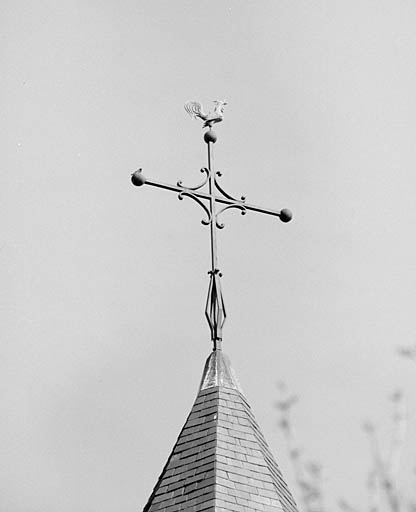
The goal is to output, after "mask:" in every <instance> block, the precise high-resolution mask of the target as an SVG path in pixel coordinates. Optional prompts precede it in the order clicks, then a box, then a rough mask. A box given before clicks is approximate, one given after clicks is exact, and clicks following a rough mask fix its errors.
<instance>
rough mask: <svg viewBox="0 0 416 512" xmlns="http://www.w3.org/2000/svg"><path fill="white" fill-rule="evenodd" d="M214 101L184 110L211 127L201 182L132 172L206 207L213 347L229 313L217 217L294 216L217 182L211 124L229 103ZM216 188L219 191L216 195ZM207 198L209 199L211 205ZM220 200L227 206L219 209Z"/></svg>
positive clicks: (136, 179) (138, 182)
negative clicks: (236, 213)
mask: <svg viewBox="0 0 416 512" xmlns="http://www.w3.org/2000/svg"><path fill="white" fill-rule="evenodd" d="M214 104H215V108H214V111H213V112H212V113H211V112H210V113H209V114H205V113H204V112H203V109H202V105H201V104H200V103H198V102H196V101H188V102H187V103H185V110H186V111H187V112H188V114H189V115H190V116H191V117H192V118H194V119H195V118H196V117H199V118H200V119H202V120H203V121H204V124H203V128H208V130H207V131H206V132H205V133H204V141H205V142H206V144H207V146H208V167H203V168H202V169H201V173H203V174H205V177H204V179H203V181H202V183H200V184H199V185H197V186H195V187H186V186H184V185H183V183H182V181H178V182H177V184H176V185H169V184H166V183H160V182H158V181H153V180H149V179H147V178H145V176H144V175H143V174H142V169H139V170H138V171H136V172H134V173H133V174H132V176H131V181H132V183H133V185H135V186H137V187H140V186H142V185H151V186H152V187H158V188H164V189H165V190H171V191H173V192H177V193H178V199H180V200H182V199H183V198H184V197H189V198H191V199H193V200H194V201H195V202H196V203H198V204H199V205H200V206H201V207H202V209H203V210H204V212H205V214H206V218H205V219H202V221H201V222H202V224H204V225H206V226H210V234H211V270H210V271H209V272H208V274H209V276H210V279H209V288H208V296H207V302H206V306H205V316H206V319H207V321H208V324H209V328H210V331H211V340H212V342H213V344H214V350H218V349H221V341H222V328H223V325H224V322H225V319H226V316H227V314H226V312H225V306H224V299H223V295H222V290H221V281H220V278H221V277H222V274H221V272H220V271H219V268H218V257H217V228H218V229H223V228H224V224H222V223H221V222H219V220H218V219H219V216H220V215H221V214H222V213H223V212H224V211H225V210H229V209H231V208H234V209H237V210H240V211H241V215H245V214H246V213H247V210H251V211H254V212H259V213H266V214H268V215H274V216H276V217H279V218H280V220H281V221H282V222H289V221H290V220H291V218H292V213H291V211H290V210H287V209H283V210H280V211H277V210H270V209H268V208H262V207H260V206H254V205H251V204H247V203H246V198H245V197H244V196H242V197H241V199H236V198H234V197H233V196H231V195H230V194H228V193H227V192H225V191H224V189H223V188H222V187H221V185H220V184H219V183H218V180H217V177H218V178H220V177H221V176H222V174H221V172H219V171H217V172H215V171H214V168H213V155H212V153H213V151H212V144H215V142H216V141H217V136H216V134H215V133H214V132H213V130H212V125H213V124H215V123H219V122H221V121H222V120H223V116H224V106H225V105H227V102H226V101H225V100H216V101H214ZM205 185H208V193H207V192H203V191H201V189H202V188H203V187H204V186H205ZM216 190H217V191H218V192H219V193H220V195H216V193H215V191H216ZM204 201H206V202H208V206H207V205H206V204H205V202H204ZM217 203H219V204H221V205H225V206H223V207H222V208H221V209H220V210H219V211H217V209H216V206H217Z"/></svg>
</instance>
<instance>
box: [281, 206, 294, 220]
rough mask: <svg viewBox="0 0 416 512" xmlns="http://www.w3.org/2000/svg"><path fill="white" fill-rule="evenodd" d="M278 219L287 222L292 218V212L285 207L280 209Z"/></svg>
mask: <svg viewBox="0 0 416 512" xmlns="http://www.w3.org/2000/svg"><path fill="white" fill-rule="evenodd" d="M280 220H281V221H282V222H289V221H291V220H292V212H291V211H290V210H288V209H287V208H284V209H283V210H280Z"/></svg>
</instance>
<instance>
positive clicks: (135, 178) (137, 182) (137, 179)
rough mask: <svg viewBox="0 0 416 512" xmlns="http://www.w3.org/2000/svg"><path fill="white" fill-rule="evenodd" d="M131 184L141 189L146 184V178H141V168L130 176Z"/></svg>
mask: <svg viewBox="0 0 416 512" xmlns="http://www.w3.org/2000/svg"><path fill="white" fill-rule="evenodd" d="M131 182H132V183H133V185H134V186H135V187H141V186H142V185H144V184H145V183H146V178H145V177H144V176H143V174H142V169H141V168H140V169H138V170H137V171H135V172H134V173H133V174H132V175H131Z"/></svg>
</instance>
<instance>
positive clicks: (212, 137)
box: [204, 128, 217, 144]
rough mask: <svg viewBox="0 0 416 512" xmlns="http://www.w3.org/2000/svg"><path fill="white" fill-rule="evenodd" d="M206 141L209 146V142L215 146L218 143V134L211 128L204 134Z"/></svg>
mask: <svg viewBox="0 0 416 512" xmlns="http://www.w3.org/2000/svg"><path fill="white" fill-rule="evenodd" d="M204 141H205V142H206V143H207V144H208V143H209V142H212V143H214V144H215V142H217V134H216V133H215V132H214V131H213V130H211V128H210V129H209V130H208V131H207V132H205V133H204Z"/></svg>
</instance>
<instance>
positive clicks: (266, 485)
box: [144, 350, 298, 512]
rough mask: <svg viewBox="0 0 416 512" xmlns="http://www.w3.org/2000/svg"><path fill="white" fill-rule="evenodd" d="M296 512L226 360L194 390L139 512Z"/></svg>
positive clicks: (218, 359)
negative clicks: (188, 407)
mask: <svg viewBox="0 0 416 512" xmlns="http://www.w3.org/2000/svg"><path fill="white" fill-rule="evenodd" d="M183 510H186V511H192V512H199V511H207V512H208V511H209V512H211V511H212V512H249V511H257V512H298V509H297V507H296V504H295V501H294V499H293V497H292V495H291V493H290V491H289V489H288V487H287V485H286V483H285V481H284V480H283V476H282V473H281V471H280V469H279V467H278V465H277V463H276V462H275V460H274V458H273V455H272V453H271V451H270V449H269V447H268V445H267V443H266V441H265V439H264V436H263V434H262V433H261V431H260V428H259V426H258V424H257V422H256V420H255V418H254V416H253V413H252V411H251V408H250V405H249V404H248V402H247V400H246V398H245V396H244V394H243V392H242V390H241V388H240V386H239V384H238V382H237V379H236V377H235V375H234V372H233V370H232V368H231V366H230V363H229V361H228V358H227V356H226V355H225V354H224V353H223V352H222V351H221V350H216V351H213V352H212V353H211V355H210V356H209V358H208V359H207V361H206V363H205V368H204V372H203V375H202V379H201V384H200V387H199V391H198V394H197V397H196V400H195V402H194V405H193V407H192V409H191V412H190V414H189V416H188V418H187V420H186V422H185V425H184V427H183V429H182V431H181V433H180V434H179V437H178V440H177V441H176V444H175V446H174V448H173V450H172V453H171V455H170V456H169V458H168V461H167V463H166V465H165V467H164V468H163V471H162V474H161V475H160V477H159V480H158V482H157V484H156V486H155V488H154V490H153V493H152V494H151V496H150V498H149V501H148V503H147V505H146V506H145V508H144V512H156V511H157V512H177V511H183Z"/></svg>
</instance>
